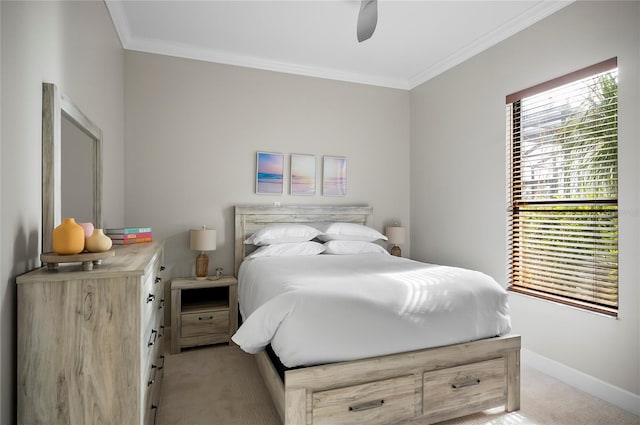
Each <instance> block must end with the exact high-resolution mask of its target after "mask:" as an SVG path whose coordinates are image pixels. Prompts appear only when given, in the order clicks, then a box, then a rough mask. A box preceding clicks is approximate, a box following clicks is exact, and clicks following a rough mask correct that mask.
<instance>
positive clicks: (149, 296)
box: [147, 294, 156, 304]
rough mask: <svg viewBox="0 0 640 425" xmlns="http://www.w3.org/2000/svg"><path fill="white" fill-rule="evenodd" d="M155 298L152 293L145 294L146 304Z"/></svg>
mask: <svg viewBox="0 0 640 425" xmlns="http://www.w3.org/2000/svg"><path fill="white" fill-rule="evenodd" d="M155 299H156V296H155V295H153V294H149V295H147V304H148V303H150V302H152V301H153V300H155Z"/></svg>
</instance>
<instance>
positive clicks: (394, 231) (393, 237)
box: [385, 226, 406, 245]
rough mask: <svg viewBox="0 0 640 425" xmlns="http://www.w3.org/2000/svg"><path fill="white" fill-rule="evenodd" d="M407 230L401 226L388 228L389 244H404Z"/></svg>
mask: <svg viewBox="0 0 640 425" xmlns="http://www.w3.org/2000/svg"><path fill="white" fill-rule="evenodd" d="M405 232H406V229H405V228H404V227H400V226H388V227H387V228H386V230H385V233H386V235H387V238H388V240H389V243H391V244H393V245H400V244H403V243H404V239H405Z"/></svg>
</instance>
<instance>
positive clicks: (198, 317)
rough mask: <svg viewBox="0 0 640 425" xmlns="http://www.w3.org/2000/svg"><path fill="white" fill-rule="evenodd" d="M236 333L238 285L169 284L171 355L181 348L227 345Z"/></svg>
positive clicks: (230, 280) (223, 281)
mask: <svg viewBox="0 0 640 425" xmlns="http://www.w3.org/2000/svg"><path fill="white" fill-rule="evenodd" d="M237 329H238V281H237V280H236V278H235V277H233V276H222V277H220V278H219V279H217V280H209V279H206V280H196V279H195V277H193V278H176V279H173V280H172V281H171V354H176V353H179V352H180V350H181V349H182V348H186V347H197V346H199V345H208V344H218V343H221V342H230V341H231V336H232V335H233V334H234V333H235V331H236V330H237Z"/></svg>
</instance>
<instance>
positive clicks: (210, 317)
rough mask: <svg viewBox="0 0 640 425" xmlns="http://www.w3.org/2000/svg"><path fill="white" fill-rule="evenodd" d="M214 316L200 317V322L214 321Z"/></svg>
mask: <svg viewBox="0 0 640 425" xmlns="http://www.w3.org/2000/svg"><path fill="white" fill-rule="evenodd" d="M212 319H213V316H200V317H198V320H212Z"/></svg>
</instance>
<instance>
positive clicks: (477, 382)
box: [451, 379, 480, 390]
mask: <svg viewBox="0 0 640 425" xmlns="http://www.w3.org/2000/svg"><path fill="white" fill-rule="evenodd" d="M474 385H480V380H479V379H473V380H471V381H467V382H463V383H462V384H451V388H453V389H454V390H459V389H460V388H465V387H472V386H474Z"/></svg>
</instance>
